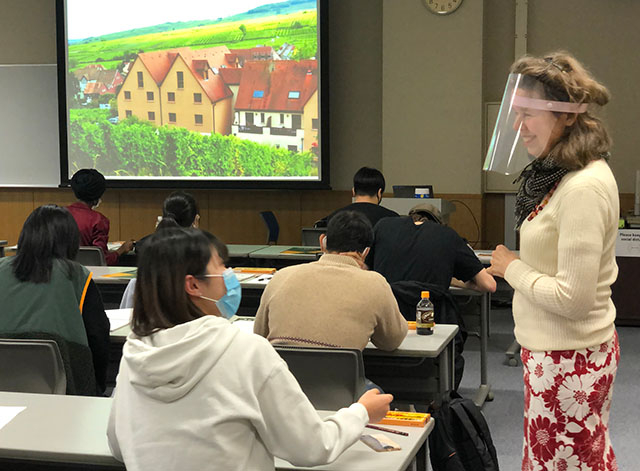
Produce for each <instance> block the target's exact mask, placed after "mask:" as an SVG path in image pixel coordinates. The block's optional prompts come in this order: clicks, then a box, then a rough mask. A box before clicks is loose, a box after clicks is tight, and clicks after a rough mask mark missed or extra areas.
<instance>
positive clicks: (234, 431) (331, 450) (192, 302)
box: [107, 228, 392, 471]
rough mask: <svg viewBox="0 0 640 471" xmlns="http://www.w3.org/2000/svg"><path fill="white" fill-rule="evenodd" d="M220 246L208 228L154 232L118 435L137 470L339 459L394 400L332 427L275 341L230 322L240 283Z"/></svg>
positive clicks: (123, 369) (364, 408) (127, 350)
mask: <svg viewBox="0 0 640 471" xmlns="http://www.w3.org/2000/svg"><path fill="white" fill-rule="evenodd" d="M224 249H225V246H224V244H222V243H221V242H220V241H219V240H218V239H216V238H215V237H214V236H211V235H210V234H206V233H204V232H202V231H200V230H198V229H183V228H168V229H164V230H161V231H158V232H156V233H154V234H153V235H151V236H150V237H149V239H148V241H147V244H146V245H145V249H144V251H143V252H142V254H141V256H140V258H139V261H138V284H137V286H136V290H135V295H134V307H133V318H132V323H131V329H132V331H133V332H132V333H131V334H130V335H129V337H128V338H127V341H126V343H125V345H124V348H123V356H122V361H121V364H120V371H119V374H118V379H117V385H116V389H115V394H114V399H113V405H112V409H111V415H110V417H109V425H108V430H107V437H108V441H109V446H110V448H111V451H112V452H113V455H114V456H115V457H116V458H117V459H119V460H121V461H123V462H124V464H125V465H126V467H127V470H129V471H137V470H149V469H153V470H174V469H207V470H224V471H233V470H238V471H240V470H269V469H271V470H273V469H274V462H273V457H274V456H278V457H280V458H283V459H285V460H287V461H289V462H290V463H293V464H295V465H299V466H316V465H320V464H325V463H328V462H331V461H333V460H335V459H336V458H337V457H338V456H339V455H340V454H341V453H342V452H343V451H344V450H345V449H346V448H348V447H349V446H351V445H352V444H353V443H354V442H356V441H357V440H358V439H359V438H360V435H361V434H362V432H363V430H364V426H365V424H366V423H367V422H368V421H369V420H371V421H372V422H376V421H379V420H380V419H382V417H383V416H384V415H385V414H386V412H387V411H388V410H389V402H390V401H391V400H392V396H391V395H389V394H379V393H378V391H377V390H373V391H368V392H367V393H365V394H364V395H363V396H362V397H361V398H360V400H359V401H358V403H356V404H352V405H351V406H350V407H348V408H345V409H341V410H340V411H338V412H336V413H335V414H333V415H331V416H330V417H327V418H326V419H324V420H322V419H321V418H320V416H319V415H318V413H317V412H316V411H315V409H314V408H313V406H312V405H311V403H310V402H309V400H308V399H307V397H306V396H305V395H304V393H303V392H302V390H301V389H300V386H299V384H298V383H297V381H296V380H295V378H294V377H293V375H292V374H291V373H290V372H289V370H288V368H287V365H286V363H285V362H284V361H283V360H282V359H281V358H280V356H279V355H278V354H277V353H276V351H275V350H274V349H273V348H272V347H271V345H270V344H269V342H268V341H267V340H266V339H264V338H263V337H260V336H258V335H253V334H250V333H246V332H242V331H240V330H239V329H238V328H236V327H235V326H233V324H231V323H229V321H228V320H227V319H225V318H224V317H229V316H231V315H232V314H233V313H234V312H235V310H236V309H237V306H238V304H239V301H240V290H239V288H240V286H239V284H238V282H237V280H236V279H235V276H233V273H232V272H230V271H229V270H228V269H227V268H226V267H225V265H224V262H223V258H224V256H221V255H220V254H221V252H222V253H224Z"/></svg>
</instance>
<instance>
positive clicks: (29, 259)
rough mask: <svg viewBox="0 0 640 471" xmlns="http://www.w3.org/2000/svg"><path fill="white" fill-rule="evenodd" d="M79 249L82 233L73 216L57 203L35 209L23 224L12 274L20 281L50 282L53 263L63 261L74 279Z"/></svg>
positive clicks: (69, 274)
mask: <svg viewBox="0 0 640 471" xmlns="http://www.w3.org/2000/svg"><path fill="white" fill-rule="evenodd" d="M79 248H80V231H79V230H78V225H77V224H76V221H75V219H73V216H72V215H71V213H70V212H69V211H68V210H67V209H66V208H62V207H60V206H58V205H55V204H46V205H44V206H40V207H39V208H36V209H35V210H34V211H33V212H32V213H31V214H30V215H29V217H28V218H27V220H26V221H25V222H24V225H23V226H22V231H21V232H20V238H19V239H18V253H17V254H16V256H15V258H14V259H13V261H12V263H13V274H14V275H15V277H16V278H17V279H18V280H20V281H30V282H32V283H47V282H49V280H50V279H51V270H52V269H53V260H54V259H58V260H61V261H63V262H64V264H65V265H66V267H67V270H68V276H69V277H71V271H72V269H73V263H72V262H71V260H73V259H75V258H76V255H78V250H79Z"/></svg>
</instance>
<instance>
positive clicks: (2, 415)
mask: <svg viewBox="0 0 640 471" xmlns="http://www.w3.org/2000/svg"><path fill="white" fill-rule="evenodd" d="M25 409H26V407H24V406H0V429H1V428H3V427H4V426H5V425H7V424H8V423H9V422H11V421H12V420H13V419H14V418H15V417H16V415H18V414H19V413H20V412H22V411H23V410H25Z"/></svg>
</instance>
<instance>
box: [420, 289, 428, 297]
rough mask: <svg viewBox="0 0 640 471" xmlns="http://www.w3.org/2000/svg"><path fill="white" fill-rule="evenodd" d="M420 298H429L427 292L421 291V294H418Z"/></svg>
mask: <svg viewBox="0 0 640 471" xmlns="http://www.w3.org/2000/svg"><path fill="white" fill-rule="evenodd" d="M420 297H421V298H428V297H429V291H423V292H422V293H420Z"/></svg>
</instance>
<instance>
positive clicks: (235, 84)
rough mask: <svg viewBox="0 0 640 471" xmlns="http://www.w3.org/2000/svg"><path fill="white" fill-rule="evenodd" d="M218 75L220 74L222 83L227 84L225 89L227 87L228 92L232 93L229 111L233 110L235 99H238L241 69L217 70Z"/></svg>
mask: <svg viewBox="0 0 640 471" xmlns="http://www.w3.org/2000/svg"><path fill="white" fill-rule="evenodd" d="M218 74H220V77H222V80H223V81H224V83H226V84H227V87H229V90H231V93H233V98H232V101H231V109H232V110H235V109H236V99H237V98H238V88H239V87H240V78H241V77H242V69H241V68H239V67H229V68H224V69H219V70H218Z"/></svg>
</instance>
